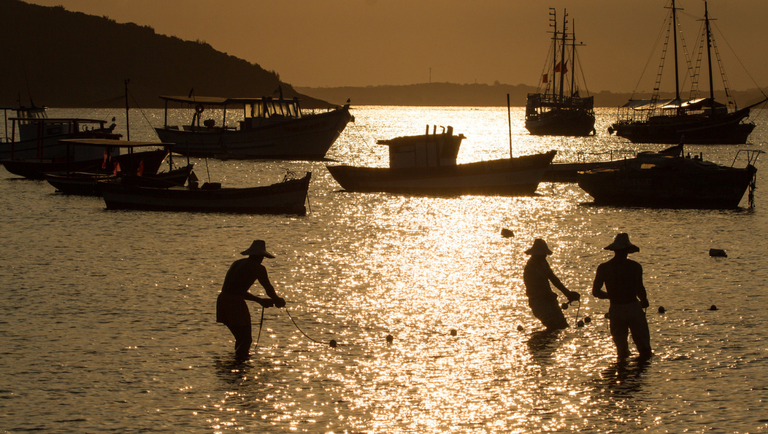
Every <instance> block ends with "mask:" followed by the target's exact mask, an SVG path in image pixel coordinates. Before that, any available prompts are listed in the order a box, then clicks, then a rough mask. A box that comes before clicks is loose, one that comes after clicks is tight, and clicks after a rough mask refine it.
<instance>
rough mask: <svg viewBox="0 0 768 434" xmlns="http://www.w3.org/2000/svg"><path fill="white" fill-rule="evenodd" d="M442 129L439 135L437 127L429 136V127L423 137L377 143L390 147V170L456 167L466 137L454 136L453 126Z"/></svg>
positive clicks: (408, 137)
mask: <svg viewBox="0 0 768 434" xmlns="http://www.w3.org/2000/svg"><path fill="white" fill-rule="evenodd" d="M440 128H442V131H441V132H440V134H438V133H437V125H435V126H434V127H433V130H432V134H429V125H427V130H426V133H425V134H423V135H418V136H405V137H396V138H394V139H389V140H379V141H378V142H376V143H378V144H380V145H386V146H389V168H390V169H407V168H416V167H438V166H455V165H456V157H457V156H458V154H459V148H460V147H461V141H462V140H464V139H465V137H464V135H463V134H459V135H457V136H454V135H453V127H451V126H449V127H447V128H446V127H440Z"/></svg>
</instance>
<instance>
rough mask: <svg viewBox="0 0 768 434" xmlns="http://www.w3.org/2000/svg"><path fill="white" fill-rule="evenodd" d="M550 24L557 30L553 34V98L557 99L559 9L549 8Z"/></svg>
mask: <svg viewBox="0 0 768 434" xmlns="http://www.w3.org/2000/svg"><path fill="white" fill-rule="evenodd" d="M549 15H550V17H551V18H550V21H551V23H550V25H551V26H552V28H553V29H554V30H555V31H554V36H552V57H553V58H554V59H553V60H554V61H553V62H552V99H555V95H556V92H557V87H556V86H555V68H557V10H555V8H549Z"/></svg>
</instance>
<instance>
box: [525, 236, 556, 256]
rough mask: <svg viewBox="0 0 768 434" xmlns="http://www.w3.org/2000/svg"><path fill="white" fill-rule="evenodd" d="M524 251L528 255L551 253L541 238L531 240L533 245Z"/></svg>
mask: <svg viewBox="0 0 768 434" xmlns="http://www.w3.org/2000/svg"><path fill="white" fill-rule="evenodd" d="M525 253H527V254H529V255H551V254H552V250H549V247H547V242H546V241H544V240H542V239H541V238H536V239H535V240H533V246H531V248H530V249H528V250H526V251H525Z"/></svg>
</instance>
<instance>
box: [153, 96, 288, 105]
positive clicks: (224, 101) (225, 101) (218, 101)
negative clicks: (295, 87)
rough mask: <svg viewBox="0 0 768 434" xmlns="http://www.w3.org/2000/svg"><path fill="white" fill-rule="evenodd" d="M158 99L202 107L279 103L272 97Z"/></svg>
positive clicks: (184, 97)
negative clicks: (265, 102)
mask: <svg viewBox="0 0 768 434" xmlns="http://www.w3.org/2000/svg"><path fill="white" fill-rule="evenodd" d="M160 99H163V100H165V101H172V102H178V103H183V104H192V105H196V104H204V105H230V104H259V103H261V102H264V101H280V99H274V98H272V97H260V98H222V97H216V96H193V97H186V96H167V95H160ZM297 100H298V98H294V99H293V100H282V101H284V102H292V101H297Z"/></svg>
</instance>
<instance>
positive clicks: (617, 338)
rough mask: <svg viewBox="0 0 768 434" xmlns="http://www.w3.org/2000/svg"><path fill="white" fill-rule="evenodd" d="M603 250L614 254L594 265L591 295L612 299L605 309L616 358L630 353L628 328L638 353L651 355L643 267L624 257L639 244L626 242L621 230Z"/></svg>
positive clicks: (643, 355) (623, 357)
mask: <svg viewBox="0 0 768 434" xmlns="http://www.w3.org/2000/svg"><path fill="white" fill-rule="evenodd" d="M605 250H612V251H613V253H614V256H613V259H611V260H610V261H608V262H605V263H602V264H600V265H599V266H598V267H597V273H596V274H595V282H594V284H593V285H592V295H594V296H595V297H597V298H607V299H608V300H610V302H611V305H610V308H609V309H608V314H609V318H610V330H611V336H612V337H613V342H614V344H616V350H617V352H618V356H619V359H622V360H623V359H626V358H627V357H629V354H630V352H629V344H628V342H627V338H628V335H629V332H631V333H632V340H633V341H634V342H635V346H637V350H638V351H639V352H640V357H641V358H648V357H650V356H651V355H653V351H652V350H651V333H650V331H649V330H648V321H647V320H646V319H645V310H644V309H645V308H647V307H648V304H649V303H648V295H647V294H646V292H645V286H644V285H643V267H642V266H641V265H640V264H638V263H637V262H635V261H633V260H631V259H629V258H628V257H627V256H628V255H629V254H630V253H635V252H639V251H640V248H639V247H637V246H636V245H634V244H632V243H631V242H629V235H627V234H626V233H620V234H618V235H616V238H615V239H614V240H613V242H612V243H611V244H609V245H608V246H606V247H605ZM603 285H605V291H603V289H602V288H603Z"/></svg>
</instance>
